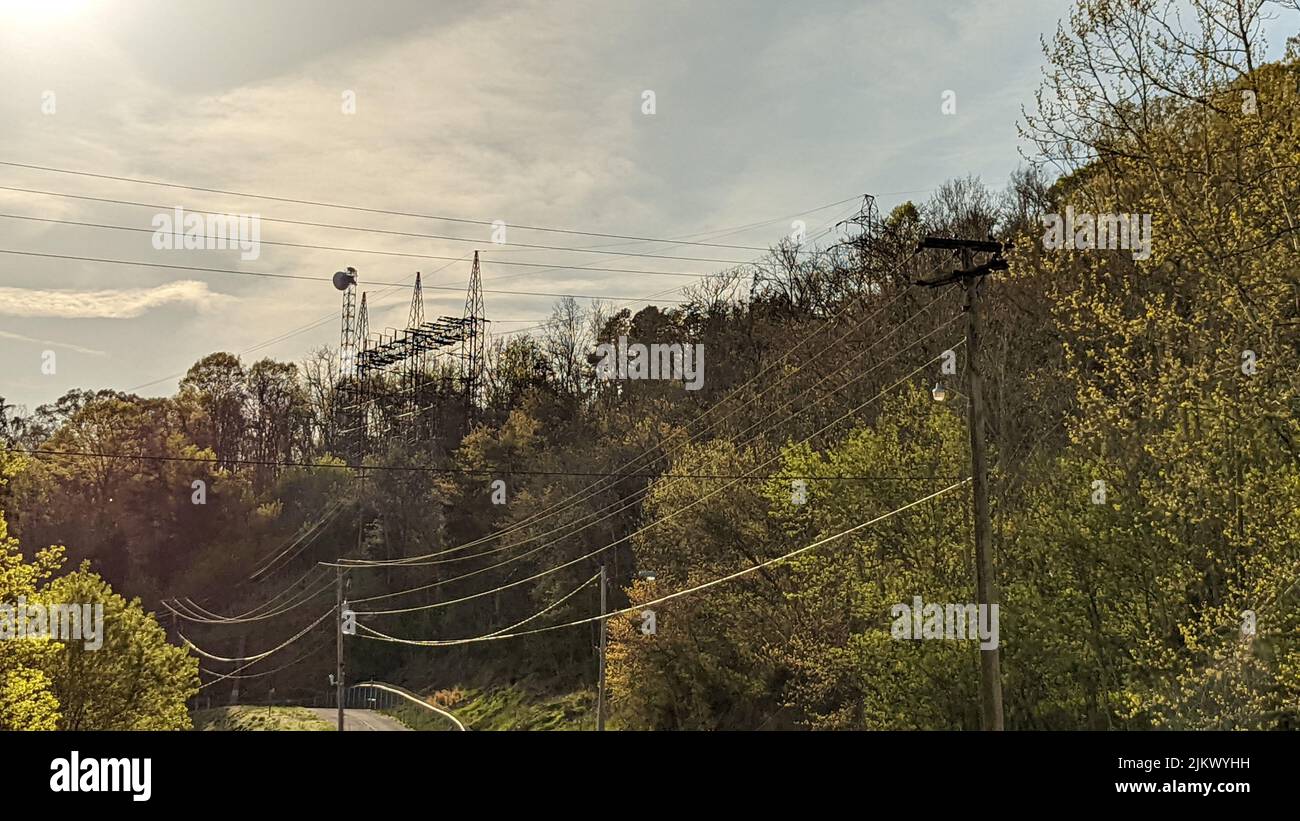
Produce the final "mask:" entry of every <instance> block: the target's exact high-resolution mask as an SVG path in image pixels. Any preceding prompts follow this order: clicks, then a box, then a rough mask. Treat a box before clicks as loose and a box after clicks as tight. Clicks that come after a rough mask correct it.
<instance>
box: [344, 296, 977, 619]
mask: <svg viewBox="0 0 1300 821" xmlns="http://www.w3.org/2000/svg"><path fill="white" fill-rule="evenodd" d="M936 302H937V300H936ZM931 304H934V303H931ZM927 307H928V306H927ZM918 315H919V312H918V313H917V314H914V315H913V316H918ZM957 318H958V317H957V316H953V317H951V318H950V319H949V320H948V321H947V322H945V323H943V324H941V325H940V326H939V327H937V328H935V329H934V330H932V331H930V332H929V333H928V334H926V335H925V336H923V337H921V338H919V339H917V340H914V341H913V342H912V343H911V344H909V345H908V346H907V347H905V348H904V349H902V350H901V351H898V352H895V353H894V354H892V355H891V356H889V357H888V358H886V359H885V360H883V361H882V362H880V363H877V365H875V366H873V367H872V368H870V369H868V370H867V371H865V372H863V373H861V374H858V375H857V376H855V377H853V378H852V379H850V380H849V381H848V382H846V383H844V384H843V385H841V386H840V387H839V388H837V389H836V390H835V391H833V393H837V392H839V391H840V390H843V389H844V388H845V387H847V386H848V385H850V384H853V383H854V382H856V381H858V380H859V379H863V378H865V377H866V376H868V375H870V374H871V373H872V372H873V371H875V370H876V369H877V368H878V367H880V366H882V365H884V364H887V363H888V362H889V361H891V360H893V359H894V358H895V357H897V356H898V355H899V354H901V353H903V352H905V351H907V350H910V349H911V348H912V347H914V346H916V345H917V344H920V343H921V342H923V341H925V340H926V339H928V338H929V337H931V336H933V335H934V334H936V333H938V332H940V331H941V330H943V329H944V328H946V327H947V326H948V325H950V324H952V323H953V322H954V321H956V319H957ZM909 321H910V318H909ZM904 324H906V323H904ZM902 327H903V326H902V325H899V326H896V327H895V329H894V331H897V330H898V329H900V328H902ZM894 331H891V334H892V333H893V332H894ZM887 338H888V336H886V337H882V338H881V339H879V340H877V341H876V342H875V343H873V344H872V345H871V346H869V347H868V348H866V349H864V350H863V351H861V352H859V354H858V355H857V356H855V357H853V358H852V359H850V360H849V361H847V362H845V363H843V364H842V365H841V366H840V367H839V368H837V369H836V370H835V371H833V372H831V373H830V374H827V375H826V376H825V377H823V378H822V379H820V380H818V382H817V383H816V384H814V385H812V386H810V387H809V388H805V389H804V390H803V391H800V392H799V393H797V394H795V395H793V396H791V397H789V398H788V399H787V400H786V401H785V402H784V403H782V404H781V405H779V406H778V407H777V408H775V409H773V410H772V411H771V412H769V413H768V414H767V415H766V416H764V417H763V418H761V419H758V420H756V421H754V422H753V423H751V424H750V425H749V426H748V427H747V428H745V429H744V430H743V431H741V432H740V434H739V436H740V437H744V436H745V435H746V434H748V433H749V432H750V431H752V430H754V428H756V427H758V426H759V425H761V424H763V423H764V422H766V421H767V420H768V419H770V418H772V417H773V416H775V415H776V414H777V413H779V412H781V411H782V410H784V409H785V408H786V407H788V406H789V405H791V404H793V403H794V402H795V401H797V400H798V399H799V397H800V396H801V395H802V394H804V393H806V392H808V391H811V390H813V389H815V388H816V387H818V386H819V385H821V384H822V383H824V382H826V381H827V380H829V379H830V378H832V377H833V376H835V375H836V374H838V373H839V372H840V371H841V370H843V369H844V368H847V367H849V366H851V365H852V364H854V362H855V361H856V360H857V359H859V358H861V357H862V356H864V355H866V354H867V353H869V352H870V351H871V350H872V349H873V348H875V346H876V345H878V344H880V343H881V342H883V341H884V340H885V339H887ZM808 407H811V406H804V407H803V408H801V409H799V410H798V411H796V412H795V413H793V414H791V415H790V417H789V418H791V419H792V418H794V417H795V416H798V415H799V414H800V413H803V412H804V411H805V410H807V409H808ZM717 421H722V420H717ZM717 421H715V422H714V424H717ZM710 427H712V426H710ZM770 430H771V427H769V428H767V429H766V430H764V431H760V432H759V433H756V434H754V436H752V437H750V438H749V439H747V440H744V441H742V442H741V443H740V444H739V445H738V447H743V446H744V445H747V444H749V443H751V442H754V441H756V440H758V439H759V438H760V437H761V436H762V435H763V434H764V433H766V432H768V431H770ZM706 431H707V429H706ZM706 431H701V433H703V432H706ZM692 439H694V437H692ZM686 444H689V442H687V443H683V445H682V446H683V447H684V446H685V445H686ZM769 461H771V460H769ZM765 464H766V463H765ZM676 478H680V477H676ZM771 478H773V477H761V476H754V475H752V474H746V475H743V476H739V477H735V480H733V481H731V482H729V485H731V484H735V483H736V481H740V480H744V479H757V480H760V481H769V480H770V479H771ZM797 478H799V477H795V476H782V477H781V479H782V480H791V479H797ZM936 478H937V477H936ZM673 481H674V479H672V478H670V479H669V482H668V484H669V485H671V484H673ZM650 490H651V488H650V486H646V487H644V488H642V489H640V490H638V491H636V492H634V493H632V494H630V495H628V496H626V497H622V498H620V499H617V500H615V501H614V502H612V503H611V504H609V505H606V506H605V507H604V508H601V509H599V510H596V511H593V512H591V513H588V514H586V515H584V516H582V517H580V518H579V519H578V521H582V520H583V519H588V518H591V517H593V516H597V515H598V514H600V513H603V512H605V511H608V510H610V508H614V507H617V508H618V509H617V510H613V511H611V512H608V513H605V515H604V516H600V517H599V518H597V519H595V520H593V521H591V522H588V523H587V524H584V525H582V526H580V527H576V528H574V529H573V530H570V531H569V532H567V533H565V534H563V535H562V536H559V537H557V538H556V539H553V540H551V541H548V542H546V543H544V544H541V545H539V546H537V547H535V548H533V549H531V550H528V551H525V552H524V553H522V554H520V555H518V556H515V557H512V558H510V559H506V560H504V561H501V562H497V563H496V564H493V565H489V566H487V567H483V568H480V569H478V570H475V571H472V572H470V573H465V574H462V575H460V576H456V577H453V578H450V579H444V580H442V581H439V582H436V583H434V584H433V585H426V586H424V587H421V588H413V589H412V590H411V591H408V592H414V591H415V590H420V589H428V587H430V586H441V585H443V584H450V583H451V582H454V581H460V580H462V579H465V578H468V577H470V576H474V575H477V574H479V573H482V572H486V571H488V570H492V569H495V568H498V567H503V566H505V565H507V564H510V563H511V562H514V561H518V560H520V559H523V558H527V557H528V556H531V555H534V554H536V553H538V552H540V551H541V550H543V549H545V548H547V547H550V546H551V545H554V544H557V543H559V542H560V541H563V540H564V539H567V538H569V537H570V536H574V535H576V534H577V533H580V532H582V531H584V530H586V529H587V528H590V527H593V526H595V525H597V524H599V523H600V522H602V521H605V520H606V519H609V518H611V517H613V516H616V515H618V514H619V513H622V512H624V511H626V510H629V509H631V508H632V507H633V506H635V505H636V504H637V503H638V502H639V501H640V499H642V498H644V497H645V496H647V495H648V494H649V492H650ZM674 515H675V513H673V514H669V515H668V517H667V518H672V517H673V516H674ZM576 524H577V522H572V523H567V524H565V525H561V526H560V527H557V528H553V529H551V530H550V531H547V532H545V533H541V534H538V535H537V536H532V537H530V538H527V539H524V540H522V541H518V542H511V543H509V544H505V545H502V546H501V547H497V548H493V549H491V550H484V551H480V552H477V553H473V554H469V555H466V556H461V557H458V558H453V559H429V558H428V557H426V556H418V557H407V558H402V559H392V560H382V561H380V560H361V559H357V560H346V559H340V560H339V564H341V565H343V566H347V567H372V568H373V567H379V566H385V567H387V566H403V567H410V566H422V565H427V564H446V563H450V562H456V561H463V560H467V559H475V558H481V557H484V556H488V555H491V554H493V553H499V552H501V551H503V550H509V549H511V548H514V547H520V546H522V545H525V544H528V543H529V542H533V541H538V540H540V539H544V538H546V537H547V536H549V535H551V534H553V533H556V532H558V531H560V530H564V529H565V528H566V527H571V526H573V525H576ZM451 552H455V549H452V550H443V551H438V552H437V553H434V554H431V555H433V556H440V555H445V554H447V553H451ZM345 562H346V564H344V563H345ZM393 595H397V594H393Z"/></svg>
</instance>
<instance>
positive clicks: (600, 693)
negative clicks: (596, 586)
mask: <svg viewBox="0 0 1300 821" xmlns="http://www.w3.org/2000/svg"><path fill="white" fill-rule="evenodd" d="M600 615H601V616H604V615H605V565H604V564H602V565H601V566H600ZM607 624H608V619H604V618H602V619H601V620H600V684H599V685H598V687H599V689H598V690H596V729H597V730H604V729H605V628H606V625H607Z"/></svg>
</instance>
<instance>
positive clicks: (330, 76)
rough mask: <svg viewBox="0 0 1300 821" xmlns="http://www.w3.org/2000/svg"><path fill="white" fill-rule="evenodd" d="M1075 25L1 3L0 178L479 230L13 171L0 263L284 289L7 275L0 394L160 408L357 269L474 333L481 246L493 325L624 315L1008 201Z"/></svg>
mask: <svg viewBox="0 0 1300 821" xmlns="http://www.w3.org/2000/svg"><path fill="white" fill-rule="evenodd" d="M1070 5H1071V3H1070V0H1000V2H998V3H962V2H945V1H944V0H924V2H922V1H919V0H887V1H886V0H856V2H813V3H788V2H767V1H764V2H734V3H733V2H698V1H697V2H638V3H632V2H621V0H604V1H597V2H586V0H566V2H564V3H550V4H545V3H496V2H475V3H446V2H436V1H435V2H430V0H389V2H381V1H380V0H372V2H367V3H356V2H333V0H330V1H329V2H306V1H305V0H278V1H277V2H266V0H252V1H251V2H249V1H248V0H223V1H222V2H204V3H198V2H185V3H176V2H163V1H162V0H139V2H128V0H118V2H112V0H102V1H101V2H94V1H93V0H33V1H32V2H29V1H28V0H0V77H2V78H3V82H4V88H5V91H4V93H3V94H0V123H3V126H0V162H10V163H20V164H25V165H39V166H46V167H49V168H57V169H65V170H72V171H79V172H90V173H92V174H99V175H108V176H118V177H130V178H137V179H145V180H154V181H164V182H171V183H179V184H182V185H186V186H195V187H200V188H208V189H220V190H222V191H231V192H244V193H245V194H261V195H268V196H273V197H281V198H289V199H293V200H312V201H317V202H330V203H336V204H345V205H350V206H360V207H364V208H371V209H380V210H384V211H402V212H407V213H417V214H425V215H437V216H443V217H455V218H459V219H464V220H470V221H471V222H448V221H442V220H434V219H426V218H417V217H410V216H396V215H392V214H377V213H367V212H360V211H355V210H344V209H338V208H325V207H320V206H312V205H305V204H300V203H295V202H280V201H274V200H267V199H258V198H253V197H249V196H241V195H233V194H221V193H210V192H199V191H193V190H186V189H182V188H167V187H159V186H150V185H142V184H138V183H133V182H125V181H118V180H109V179H103V178H99V177H90V176H84V175H78V174H67V173H59V172H54V171H48V170H36V169H30V168H19V167H14V166H5V165H0V186H4V187H7V188H0V215H4V216H0V249H4V250H7V251H14V250H20V251H26V252H31V253H36V254H47V255H62V256H81V257H96V258H100V259H114V260H128V261H133V262H140V263H148V264H150V265H155V266H157V265H169V266H189V267H208V268H224V269H232V270H236V271H246V272H262V273H275V274H284V275H289V276H291V277H299V278H292V279H290V278H273V277H263V276H245V275H237V274H228V273H208V272H201V271H186V270H174V269H168V268H159V267H145V266H142V265H117V264H107V263H102V262H88V261H81V260H71V259H60V258H57V257H51V256H46V257H40V256H31V255H17V254H7V253H0V397H4V398H5V400H6V401H8V402H10V403H17V404H21V405H24V406H26V407H27V408H28V409H31V408H34V407H35V406H36V405H38V404H40V403H42V402H49V401H52V400H54V399H55V398H57V397H58V396H60V395H62V394H63V393H64V392H66V391H67V390H69V389H71V388H91V389H95V388H114V389H118V390H127V391H134V392H137V393H140V394H142V395H150V396H152V395H167V394H170V393H172V392H173V391H174V390H175V387H176V383H177V381H178V379H179V377H180V376H181V375H183V374H184V372H185V370H186V369H187V368H188V367H189V366H190V365H192V364H193V363H194V362H195V361H197V360H198V359H199V358H201V357H202V356H204V355H206V354H208V353H211V352H213V351H218V350H225V351H231V352H234V353H238V354H241V355H242V356H243V359H244V361H245V362H246V364H251V363H252V362H253V361H255V360H256V359H258V358H261V357H263V356H271V357H274V358H276V359H281V360H288V361H299V360H301V359H302V358H303V357H304V356H305V355H306V354H307V353H308V352H309V351H310V350H311V349H313V348H316V347H320V346H337V344H338V338H339V319H338V314H339V307H340V295H339V293H338V292H337V291H335V290H334V289H333V288H332V287H331V286H330V284H329V283H328V282H326V281H319V280H317V279H315V278H317V277H320V278H328V277H329V276H330V275H332V274H333V272H335V271H337V270H339V269H341V268H344V267H346V266H352V267H355V268H356V269H357V270H358V271H359V278H360V283H361V287H362V288H363V289H365V290H367V291H368V292H369V299H370V300H371V317H370V324H371V329H372V330H378V329H380V328H383V327H400V326H402V325H404V324H405V318H406V311H407V305H408V303H409V298H410V297H409V290H408V287H407V286H406V285H405V283H410V282H411V281H412V280H413V278H414V275H415V272H416V271H417V270H419V271H421V272H423V274H422V275H423V278H424V281H425V285H426V289H427V290H426V293H425V312H426V315H428V316H429V317H434V316H438V315H452V316H458V315H460V314H461V311H462V306H463V303H464V288H465V284H466V282H467V279H468V276H469V269H470V262H469V258H470V255H471V254H472V253H473V251H474V250H476V249H478V250H480V251H481V252H482V253H481V259H482V276H483V287H484V289H485V294H484V300H485V304H486V311H487V316H488V318H489V319H490V320H492V321H493V330H494V331H495V332H504V331H509V330H512V329H515V330H517V329H522V328H528V327H531V326H533V325H536V324H537V323H538V322H540V321H543V320H544V319H545V318H546V317H547V316H548V315H549V314H550V311H551V309H552V307H553V304H554V302H555V299H554V297H551V296H532V295H524V294H507V293H496V292H495V291H501V290H513V291H528V292H542V293H547V294H556V293H574V294H583V295H593V296H600V297H603V298H604V301H605V303H606V304H609V305H615V306H621V305H622V304H623V303H621V302H620V301H619V300H635V299H637V298H639V297H646V296H648V295H652V294H660V293H661V292H664V291H666V290H668V289H672V288H678V287H680V286H684V285H688V284H690V283H691V282H693V281H696V280H695V279H694V278H692V277H680V276H663V275H662V273H663V272H686V273H708V272H714V271H718V270H721V269H724V268H727V267H729V265H730V264H731V263H732V262H735V261H747V260H751V259H755V258H757V257H759V256H761V254H762V252H761V251H759V250H755V249H759V248H765V247H767V246H769V245H771V244H774V243H776V242H778V241H779V240H780V239H781V238H782V237H783V236H784V235H786V234H788V233H790V231H791V230H792V225H791V223H792V220H793V219H794V218H798V219H802V220H803V221H804V222H805V223H806V225H807V231H808V234H809V235H810V236H812V235H815V234H817V232H818V231H821V230H822V229H826V228H830V227H832V226H834V224H835V223H836V222H838V221H839V220H842V219H843V218H845V217H846V216H848V215H849V214H851V213H852V212H853V211H854V210H855V209H856V205H857V200H855V199H853V198H856V197H859V196H860V195H861V194H864V193H872V194H875V195H876V196H877V197H878V201H879V204H880V206H881V208H882V210H884V211H887V210H888V209H889V208H890V207H892V206H893V205H895V204H897V203H899V202H902V201H904V200H906V199H916V200H923V199H925V198H926V196H927V195H928V193H929V192H930V191H931V190H933V189H934V188H936V187H937V186H939V185H940V184H942V183H943V182H944V181H945V180H947V179H951V178H954V177H960V176H965V175H968V174H974V175H978V176H980V177H982V178H983V179H984V180H985V181H986V182H987V183H990V184H993V185H998V186H1000V185H1002V184H1003V183H1004V182H1005V180H1006V178H1007V176H1008V175H1009V174H1010V172H1011V171H1012V170H1013V169H1014V168H1015V167H1016V166H1017V165H1019V164H1021V163H1022V162H1023V159H1022V158H1021V156H1020V154H1019V153H1018V151H1019V150H1020V149H1021V148H1024V147H1025V146H1024V145H1023V144H1022V143H1021V141H1020V140H1019V138H1018V137H1017V131H1016V124H1017V121H1018V119H1019V116H1020V107H1021V106H1022V105H1029V104H1031V103H1032V100H1033V93H1034V90H1035V88H1036V87H1037V85H1038V82H1039V78H1040V72H1041V66H1042V64H1043V59H1042V53H1041V49H1040V44H1039V37H1040V35H1042V34H1045V33H1050V32H1051V31H1052V30H1054V28H1055V26H1056V24H1057V21H1058V19H1060V18H1062V17H1063V16H1065V15H1066V14H1068V10H1069V8H1070ZM1274 39H1277V40H1280V39H1281V38H1274ZM647 91H652V92H653V94H654V111H653V113H646V111H645V108H646V94H645V92H647ZM946 91H952V92H953V93H954V94H955V98H954V99H955V102H956V113H955V114H951V115H948V114H944V113H943V112H942V110H941V106H942V103H943V95H944V92H946ZM349 101H354V105H353V106H352V107H351V110H350V111H349V110H348V108H349V106H348V105H347V103H348V102H349ZM12 188H23V189H29V190H28V191H26V192H20V191H13V190H7V189H12ZM31 191H41V192H46V193H43V194H37V193H31ZM53 194H64V195H68V194H72V195H78V196H90V197H98V198H103V199H114V200H125V201H129V202H134V203H140V205H126V204H120V203H105V202H93V201H88V200H84V199H83V200H79V199H74V198H71V197H68V196H53ZM832 203H838V205H834V206H833V207H827V206H830V205H831V204H832ZM176 207H180V208H183V209H193V210H199V211H205V210H206V211H223V212H230V213H237V214H246V215H254V214H256V215H258V216H259V217H260V218H261V220H262V221H261V223H260V239H261V241H262V244H261V246H260V248H259V252H258V254H257V257H256V258H255V259H246V258H244V257H245V256H247V254H243V253H241V252H240V250H239V249H237V248H232V249H211V250H185V249H166V248H163V249H159V248H156V247H155V243H154V237H153V229H154V228H155V227H157V225H156V223H155V221H154V220H155V218H156V217H157V216H158V215H159V214H163V213H166V214H170V213H172V209H173V208H176ZM15 217H28V218H29V219H15ZM30 218H38V219H42V220H64V221H77V222H90V223H96V224H100V225H111V226H118V228H117V229H107V228H95V227H87V226H78V225H68V224H59V223H53V222H40V221H36V220H33V219H30ZM270 220H294V221H299V222H315V223H326V224H329V225H332V226H340V225H342V226H350V227H351V228H370V229H379V230H382V231H388V232H399V233H403V234H435V235H438V236H440V237H456V238H460V239H461V240H463V241H455V240H452V239H434V238H430V237H426V236H397V235H394V234H393V233H388V234H381V233H373V232H365V231H359V230H345V229H341V228H337V227H330V228H325V227H314V226H304V225H297V224H286V223H284V222H271V221H270ZM496 220H501V221H503V222H504V223H505V224H506V235H505V239H506V240H507V242H510V243H520V244H535V245H549V246H560V247H564V248H575V247H576V248H588V249H591V248H599V249H603V250H616V251H634V252H638V253H654V254H660V255H669V256H685V257H694V258H696V259H690V260H682V259H656V258H646V257H633V256H617V255H605V254H593V253H589V252H586V253H583V252H573V251H560V250H553V249H536V248H524V247H518V245H513V246H512V245H509V244H507V245H499V244H494V243H493V241H492V239H493V236H492V232H493V228H492V227H491V226H490V225H483V224H478V222H473V221H481V222H485V223H490V222H493V221H496ZM515 226H541V227H554V228H563V229H571V230H576V231H586V232H595V233H605V234H618V235H624V236H634V237H650V238H682V237H689V238H692V239H707V240H709V241H713V242H717V243H727V244H735V245H743V246H748V247H749V248H747V249H734V248H714V247H702V246H696V245H672V244H665V243H653V242H645V241H639V242H638V241H630V240H619V239H612V238H607V237H593V236H583V235H575V234H565V233H546V232H538V231H531V230H526V229H524V228H522V227H515ZM746 226H749V227H747V228H746ZM121 228H131V229H134V230H120V229H121ZM741 229H743V230H741ZM273 242H280V243H293V244H298V245H315V246H330V248H333V249H350V250H330V249H322V248H301V247H285V246H276V245H271V244H268V243H273ZM361 251H384V252H388V253H389V254H394V253H396V254H406V255H409V256H392V255H384V254H379V253H362V252H361ZM420 257H449V258H450V259H431V258H420ZM508 262H532V263H541V264H544V265H546V266H595V267H606V268H616V269H622V270H621V271H615V272H610V271H591V270H587V271H583V270H563V269H561V270H551V269H550V268H548V267H535V268H528V267H523V266H513V265H507V264H505V263H508ZM627 271H638V272H642V271H645V272H658V273H627ZM398 285H401V286H402V287H397V286H398ZM429 286H441V287H445V288H446V289H447V290H436V289H428V288H429ZM674 295H675V293H668V294H666V295H663V296H660V297H658V299H657V300H656V301H658V302H659V303H660V304H670V303H671V301H672V299H673V296H674ZM644 304H646V303H645V302H635V301H633V302H629V303H628V306H629V307H632V308H633V309H635V308H637V307H639V306H640V305H644ZM294 331H301V332H298V333H294V334H292V335H287V334H290V332H294ZM267 343H270V344H267ZM250 349H252V350H250ZM49 352H53V354H54V356H53V358H51V357H50V356H49ZM51 362H53V365H54V366H53V367H52V368H51V367H50V363H51ZM51 370H52V371H53V372H52V373H51V372H49V371H51Z"/></svg>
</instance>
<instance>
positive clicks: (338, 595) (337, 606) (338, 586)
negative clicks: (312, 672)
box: [334, 567, 343, 733]
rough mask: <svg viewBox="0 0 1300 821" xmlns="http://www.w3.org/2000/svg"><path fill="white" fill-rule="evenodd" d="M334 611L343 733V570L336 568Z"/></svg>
mask: <svg viewBox="0 0 1300 821" xmlns="http://www.w3.org/2000/svg"><path fill="white" fill-rule="evenodd" d="M334 610H335V613H336V615H337V616H338V633H339V636H338V650H337V652H336V653H335V658H334V687H335V691H334V696H335V700H337V701H338V707H339V732H340V733H341V732H343V568H342V567H336V568H334Z"/></svg>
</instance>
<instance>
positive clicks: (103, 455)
mask: <svg viewBox="0 0 1300 821" xmlns="http://www.w3.org/2000/svg"><path fill="white" fill-rule="evenodd" d="M9 450H11V451H13V452H15V453H26V454H29V455H32V456H76V457H86V458H92V457H93V458H99V459H136V460H140V461H145V462H199V463H204V464H215V463H216V462H217V461H218V460H217V459H216V457H211V456H164V455H161V454H151V453H108V452H102V451H82V450H47V449H44V448H18V447H14V448H10V449H9ZM220 461H221V462H222V463H223V464H230V465H249V466H259V467H277V466H278V467H302V468H322V469H343V470H365V471H372V470H379V471H383V470H392V471H398V472H410V473H450V474H469V475H483V476H618V477H620V478H625V479H702V480H709V479H746V478H749V479H752V478H764V477H753V476H748V475H736V474H727V473H618V472H615V471H575V470H521V469H518V468H457V467H433V466H429V465H373V464H362V463H357V462H347V463H343V464H338V463H334V462H331V463H326V464H321V463H318V462H299V461H289V460H277V459H231V458H225V459H222V460H220ZM781 478H782V479H807V480H809V481H821V482H836V481H921V480H926V481H930V480H940V479H950V478H952V477H950V476H883V475H882V476H866V475H860V476H844V475H833V476H785V475H783V476H782V477H781ZM319 524H321V523H320V522H317V525H319ZM259 572H260V571H259Z"/></svg>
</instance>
